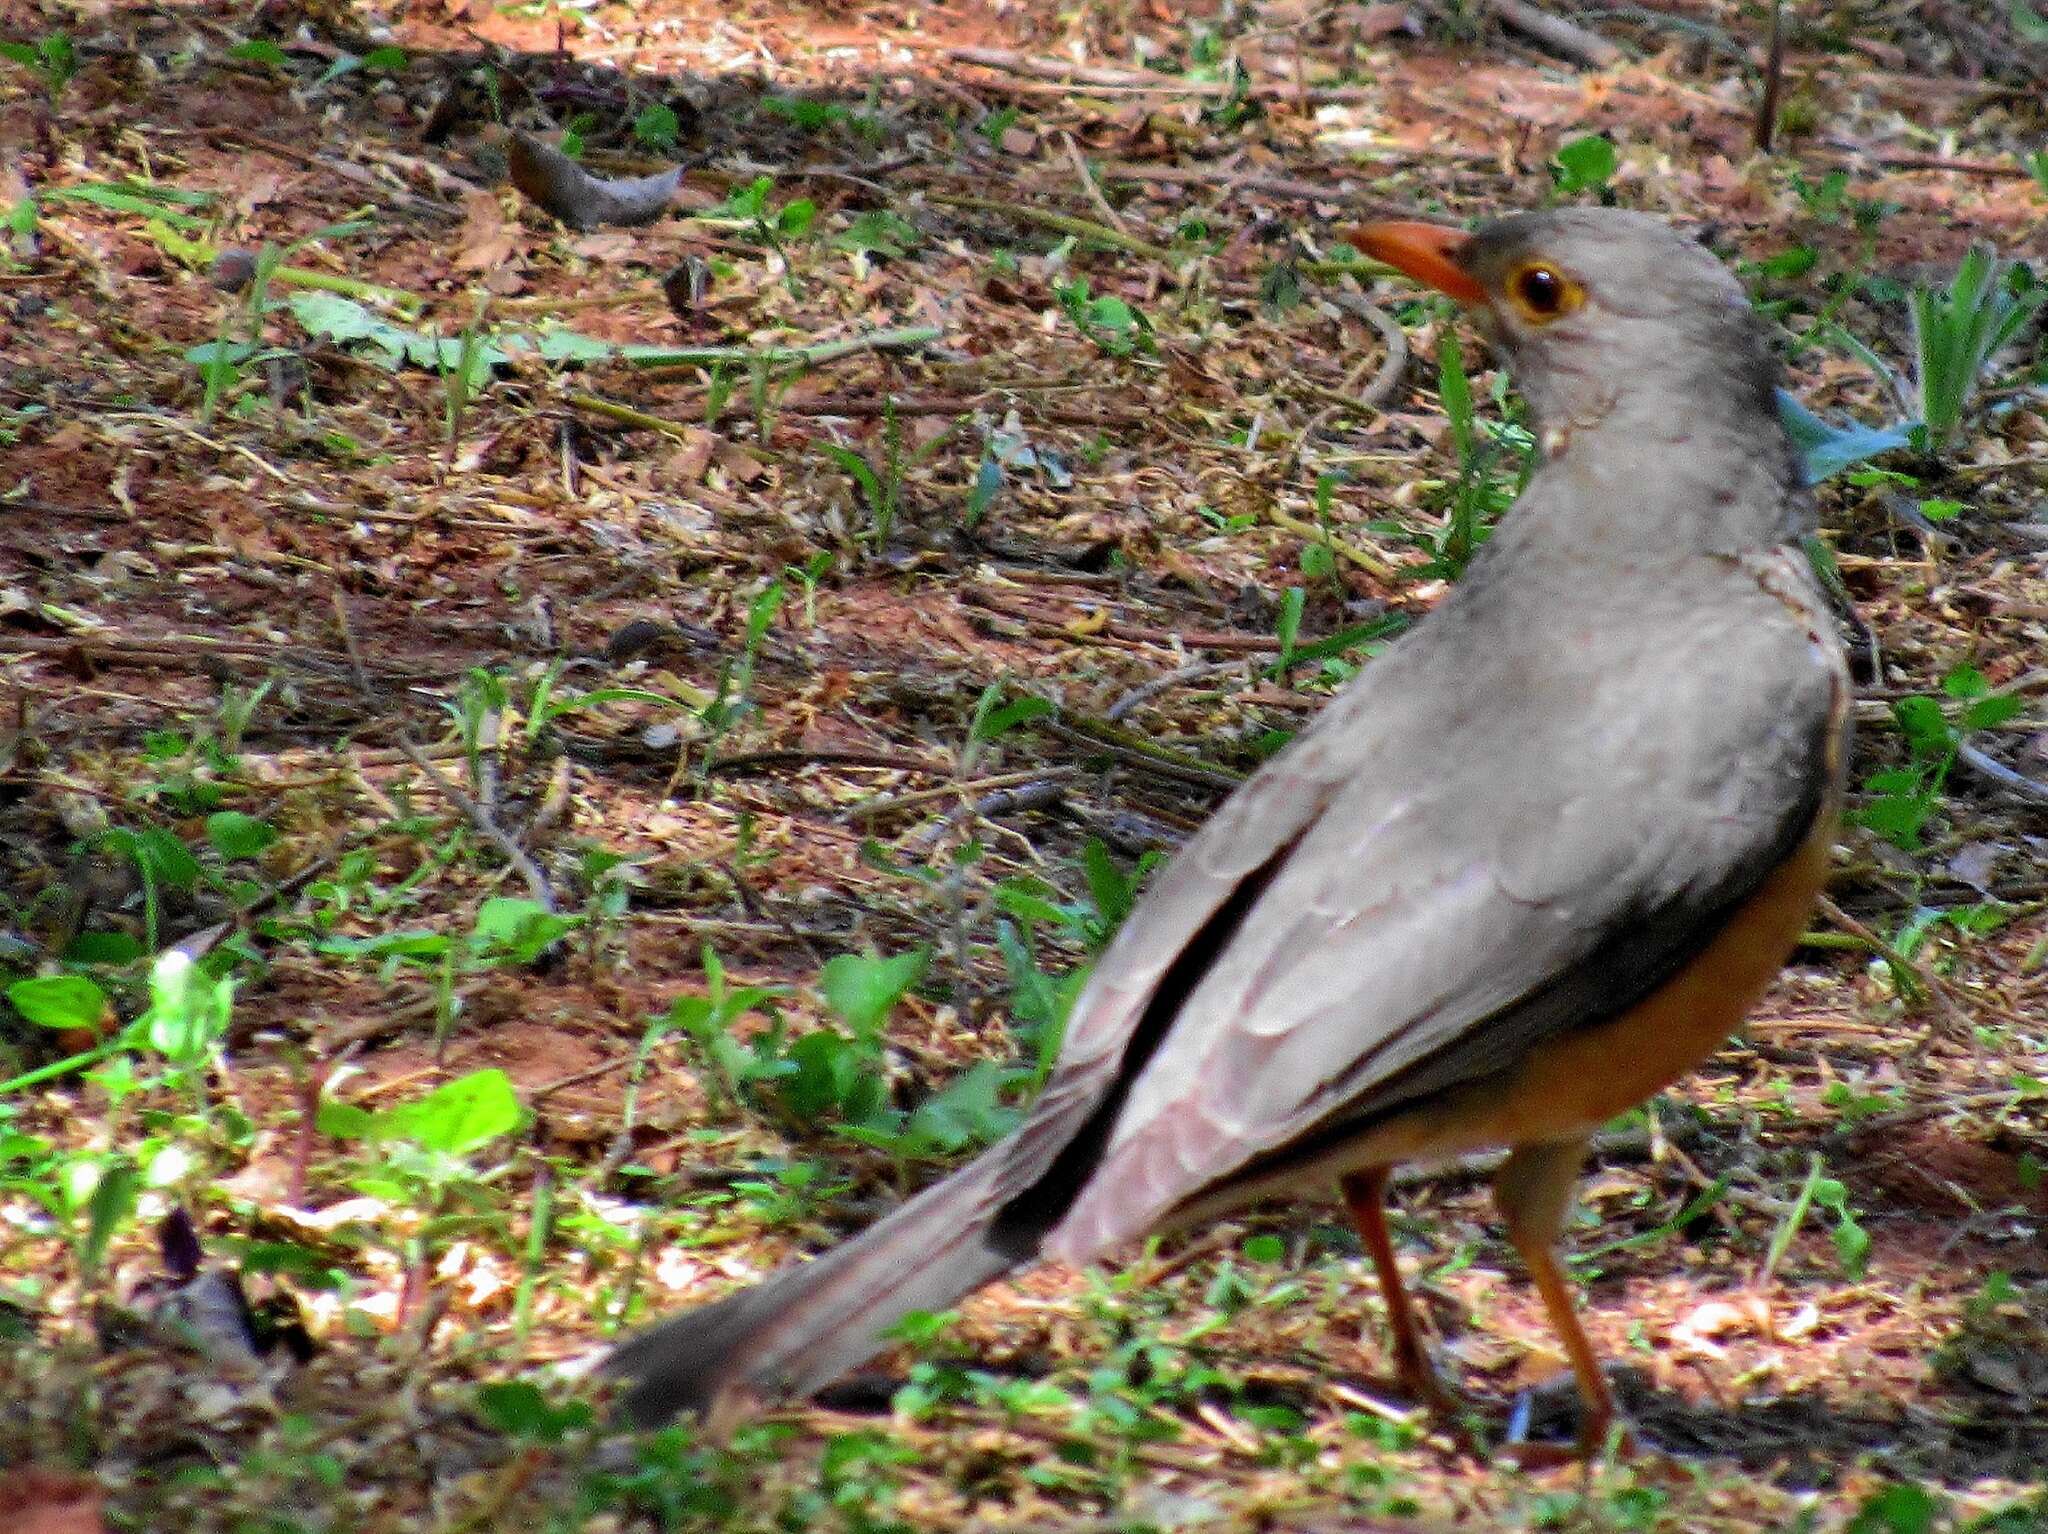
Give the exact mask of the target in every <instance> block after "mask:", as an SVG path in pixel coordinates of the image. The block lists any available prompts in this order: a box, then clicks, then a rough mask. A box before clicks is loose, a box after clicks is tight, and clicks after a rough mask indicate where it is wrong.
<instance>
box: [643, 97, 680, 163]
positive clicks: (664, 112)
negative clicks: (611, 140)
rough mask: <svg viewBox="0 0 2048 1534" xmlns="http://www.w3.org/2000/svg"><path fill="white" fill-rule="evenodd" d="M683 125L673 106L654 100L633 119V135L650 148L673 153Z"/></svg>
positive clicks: (664, 152)
mask: <svg viewBox="0 0 2048 1534" xmlns="http://www.w3.org/2000/svg"><path fill="white" fill-rule="evenodd" d="M682 126H683V125H682V123H681V121H680V120H679V119H678V118H677V117H676V114H675V109H674V108H673V107H670V106H666V105H664V104H663V103H661V102H659V101H654V102H650V103H648V104H647V105H646V106H644V107H642V108H641V109H640V113H639V115H638V116H636V117H635V118H634V119H633V137H635V138H636V139H638V140H639V141H640V142H641V143H643V144H645V145H646V146H647V147H648V148H649V149H657V150H660V151H661V152H662V153H663V154H673V153H674V152H675V148H676V140H677V136H678V135H679V134H680V133H681V132H682Z"/></svg>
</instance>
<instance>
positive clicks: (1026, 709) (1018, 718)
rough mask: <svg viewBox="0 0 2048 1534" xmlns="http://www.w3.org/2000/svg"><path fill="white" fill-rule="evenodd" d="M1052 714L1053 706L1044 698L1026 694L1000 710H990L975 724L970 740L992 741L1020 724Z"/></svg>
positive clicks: (1004, 705)
mask: <svg viewBox="0 0 2048 1534" xmlns="http://www.w3.org/2000/svg"><path fill="white" fill-rule="evenodd" d="M1052 712H1053V706H1052V704H1051V703H1049V702H1047V701H1046V700H1045V699H1044V698H1040V697H1036V696H1033V695H1029V694H1027V695H1026V696H1024V697H1021V698H1013V699H1011V700H1010V701H1009V702H1008V703H1005V704H1003V705H1002V706H1001V707H1000V708H992V709H990V710H989V711H988V712H987V713H986V714H984V715H982V716H981V718H980V719H978V720H977V721H976V722H975V726H974V731H973V735H972V738H973V739H975V740H994V739H996V738H997V737H998V736H1001V735H1006V734H1008V733H1009V732H1010V731H1011V730H1014V729H1016V728H1017V726H1018V725H1020V724H1029V723H1030V722H1031V721H1032V720H1034V719H1043V718H1045V716H1046V715H1048V714H1050V713H1052Z"/></svg>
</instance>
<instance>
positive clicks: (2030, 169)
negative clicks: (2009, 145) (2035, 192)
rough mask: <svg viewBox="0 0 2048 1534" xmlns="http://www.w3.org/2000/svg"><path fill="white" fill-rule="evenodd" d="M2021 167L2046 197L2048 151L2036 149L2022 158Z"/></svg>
mask: <svg viewBox="0 0 2048 1534" xmlns="http://www.w3.org/2000/svg"><path fill="white" fill-rule="evenodd" d="M2020 165H2021V167H2022V168H2023V169H2024V170H2025V171H2026V173H2027V174H2028V175H2030V176H2032V177H2033V178H2034V185H2036V186H2038V187H2039V188H2040V189H2041V191H2042V192H2043V194H2044V195H2048V149H2036V150H2033V151H2032V152H2031V153H2028V154H2023V155H2021V156H2020Z"/></svg>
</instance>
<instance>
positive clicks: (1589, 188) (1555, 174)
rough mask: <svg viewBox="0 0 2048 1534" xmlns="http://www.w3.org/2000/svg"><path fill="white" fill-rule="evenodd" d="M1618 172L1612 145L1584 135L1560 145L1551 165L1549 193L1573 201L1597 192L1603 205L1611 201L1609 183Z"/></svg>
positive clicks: (1596, 136) (1602, 139)
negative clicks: (1575, 198) (1570, 198)
mask: <svg viewBox="0 0 2048 1534" xmlns="http://www.w3.org/2000/svg"><path fill="white" fill-rule="evenodd" d="M1620 168H1621V156H1620V154H1619V153H1617V152H1616V150H1615V147H1614V144H1613V141H1612V140H1610V139H1606V138H1602V137H1601V136H1600V135H1599V134H1597V133H1593V134H1587V135H1586V136H1585V137H1583V138H1575V139H1573V140H1572V141H1571V142H1570V143H1568V144H1563V145H1560V146H1559V148H1558V151H1557V153H1556V154H1555V155H1554V156H1552V158H1551V162H1550V189H1551V193H1552V195H1554V196H1557V197H1576V196H1578V195H1579V194H1580V193H1582V192H1598V193H1599V194H1600V199H1601V201H1603V202H1608V201H1612V196H1611V194H1610V193H1609V192H1608V189H1607V187H1608V183H1609V182H1610V181H1612V180H1613V179H1614V173H1615V172H1616V171H1617V170H1619V169H1620Z"/></svg>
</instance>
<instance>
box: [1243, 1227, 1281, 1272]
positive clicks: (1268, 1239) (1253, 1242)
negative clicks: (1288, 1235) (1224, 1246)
mask: <svg viewBox="0 0 2048 1534" xmlns="http://www.w3.org/2000/svg"><path fill="white" fill-rule="evenodd" d="M1286 1256H1287V1243H1286V1242H1285V1241H1283V1240H1281V1239H1280V1238H1279V1237H1278V1236H1273V1235H1260V1236H1248V1237H1246V1238H1245V1243H1244V1257H1245V1261H1246V1262H1256V1263H1260V1264H1263V1265H1266V1266H1271V1265H1272V1264H1274V1263H1276V1262H1280V1261H1283V1260H1284V1259H1285V1258H1286Z"/></svg>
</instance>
